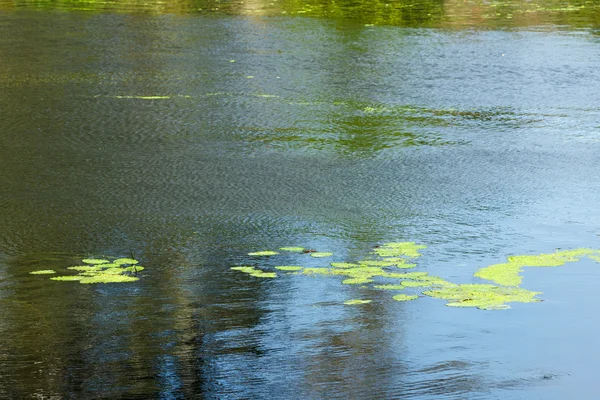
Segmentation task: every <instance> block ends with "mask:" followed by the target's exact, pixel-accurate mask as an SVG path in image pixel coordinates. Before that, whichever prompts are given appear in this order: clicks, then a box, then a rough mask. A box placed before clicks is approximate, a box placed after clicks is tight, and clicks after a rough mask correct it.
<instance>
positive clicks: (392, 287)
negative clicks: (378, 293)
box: [373, 285, 405, 290]
mask: <svg viewBox="0 0 600 400" xmlns="http://www.w3.org/2000/svg"><path fill="white" fill-rule="evenodd" d="M373 287H374V288H375V289H382V290H404V288H405V286H403V285H375V286H373Z"/></svg>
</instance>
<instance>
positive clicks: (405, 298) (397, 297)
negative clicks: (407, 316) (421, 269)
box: [392, 293, 419, 301]
mask: <svg viewBox="0 0 600 400" xmlns="http://www.w3.org/2000/svg"><path fill="white" fill-rule="evenodd" d="M418 298H419V296H417V295H416V294H414V295H408V294H404V293H401V294H397V295H395V296H394V297H392V299H394V300H396V301H410V300H415V299H418Z"/></svg>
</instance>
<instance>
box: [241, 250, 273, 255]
mask: <svg viewBox="0 0 600 400" xmlns="http://www.w3.org/2000/svg"><path fill="white" fill-rule="evenodd" d="M277 254H279V253H278V252H276V251H270V250H265V251H255V252H254V253H248V255H249V256H276V255H277Z"/></svg>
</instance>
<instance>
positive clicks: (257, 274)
mask: <svg viewBox="0 0 600 400" xmlns="http://www.w3.org/2000/svg"><path fill="white" fill-rule="evenodd" d="M250 276H253V277H255V278H277V274H276V273H275V272H263V271H258V272H253V273H251V274H250Z"/></svg>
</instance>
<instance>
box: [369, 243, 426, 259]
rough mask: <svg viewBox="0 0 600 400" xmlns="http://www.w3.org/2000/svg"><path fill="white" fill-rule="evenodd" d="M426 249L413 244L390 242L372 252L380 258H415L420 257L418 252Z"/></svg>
mask: <svg viewBox="0 0 600 400" xmlns="http://www.w3.org/2000/svg"><path fill="white" fill-rule="evenodd" d="M426 247H427V246H423V245H419V244H416V243H415V242H390V243H384V244H383V245H382V246H380V247H377V248H376V249H375V251H374V252H375V253H376V254H377V255H379V256H381V257H408V258H416V257H420V256H421V253H419V251H418V250H420V249H424V248H426Z"/></svg>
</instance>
